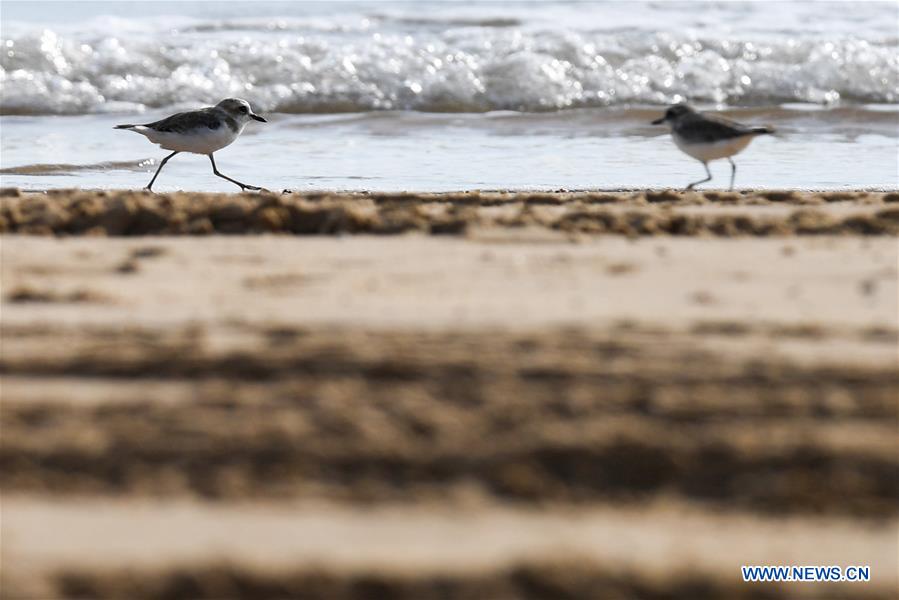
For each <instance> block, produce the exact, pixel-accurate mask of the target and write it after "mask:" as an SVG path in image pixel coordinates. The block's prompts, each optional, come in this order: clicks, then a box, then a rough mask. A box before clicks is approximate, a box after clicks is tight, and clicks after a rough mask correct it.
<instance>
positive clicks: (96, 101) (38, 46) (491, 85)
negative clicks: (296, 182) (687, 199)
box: [0, 3, 899, 114]
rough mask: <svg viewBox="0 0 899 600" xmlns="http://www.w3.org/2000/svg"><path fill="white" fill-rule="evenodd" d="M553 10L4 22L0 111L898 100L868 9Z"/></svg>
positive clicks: (894, 47) (889, 46)
mask: <svg viewBox="0 0 899 600" xmlns="http://www.w3.org/2000/svg"><path fill="white" fill-rule="evenodd" d="M624 4H629V3H624ZM663 4H665V3H663ZM396 6H402V5H396ZM695 6H701V5H694V8H695ZM716 6H717V5H716ZM819 6H820V7H821V8H820V10H822V11H823V10H825V9H826V8H829V7H826V6H825V5H819ZM833 6H837V5H833ZM563 8H565V9H566V10H567V12H566V11H557V13H558V14H562V15H563V16H564V18H557V19H556V20H555V21H552V20H545V17H546V14H544V13H545V12H546V9H545V8H543V9H542V12H541V10H540V9H537V8H534V9H525V8H520V7H519V11H518V12H517V13H516V14H515V15H514V16H512V15H510V14H509V12H511V11H507V12H505V13H504V12H501V11H498V10H495V9H494V10H492V12H484V11H481V12H479V13H465V12H461V13H460V11H450V10H449V9H447V8H446V7H439V9H433V10H431V11H430V12H428V11H422V13H421V14H416V12H415V11H414V10H412V8H403V9H402V10H400V9H395V10H394V11H393V13H396V14H393V13H391V14H384V11H380V12H377V11H374V12H373V11H372V10H371V9H366V10H361V9H358V10H356V11H355V12H352V11H350V12H349V13H346V12H344V13H341V14H336V15H331V14H316V15H311V16H310V15H305V16H300V17H297V16H291V17H283V18H282V17H277V18H275V17H271V18H270V17H252V18H245V17H235V18H229V19H210V18H199V17H192V16H177V17H146V18H141V19H128V18H123V17H96V18H91V19H88V20H85V21H83V22H77V23H68V24H59V23H37V24H36V23H29V22H11V23H4V26H3V37H2V39H0V86H2V99H0V112H2V113H3V114H87V113H103V112H135V111H142V110H146V109H148V108H160V107H169V106H181V105H184V106H196V105H197V104H206V103H213V102H216V101H217V100H219V99H220V98H221V97H224V96H229V95H232V96H240V97H244V98H247V99H248V100H250V101H251V102H253V103H254V104H255V105H256V106H257V107H258V109H259V110H264V111H267V112H273V111H277V112H287V113H310V112H347V111H368V110H397V109H402V110H416V111H427V112H484V111H490V110H520V111H551V110H559V109H566V108H573V107H585V106H586V107H591V106H597V107H600V106H616V105H632V104H667V103H672V102H676V101H680V100H689V101H691V102H700V103H702V102H705V103H709V102H712V103H720V104H731V105H765V104H779V103H787V102H803V103H813V104H822V105H832V104H839V103H850V104H851V103H868V104H879V103H885V104H889V103H896V102H899V41H897V36H896V34H895V33H892V34H890V33H885V32H883V31H880V30H876V29H877V28H876V27H875V26H874V25H872V24H871V23H876V22H877V21H878V19H877V18H876V17H877V15H876V14H874V13H872V14H871V15H869V18H868V23H867V25H865V27H867V28H868V31H864V29H865V27H861V30H860V31H861V32H860V33H855V32H854V31H855V30H858V28H859V27H860V26H859V25H858V24H856V26H855V28H853V27H852V26H850V27H847V28H842V29H839V28H834V27H830V26H827V27H819V28H818V29H817V30H816V29H815V28H814V27H809V31H810V32H806V33H803V34H801V35H800V34H797V29H796V28H795V27H794V28H792V29H790V28H786V29H775V28H774V27H773V25H772V27H771V28H769V29H764V28H761V27H758V26H753V27H737V26H734V24H735V23H737V24H739V23H742V22H746V23H749V24H752V23H755V21H758V20H759V19H760V18H761V17H760V16H758V15H755V16H752V15H749V16H747V14H746V11H747V10H754V11H756V12H758V10H759V9H758V8H757V7H755V8H754V7H751V6H750V7H749V8H748V9H747V8H746V6H744V5H734V7H725V8H723V9H722V8H721V7H720V6H719V8H718V10H719V12H720V11H724V12H721V14H718V15H717V16H714V17H713V19H717V21H716V22H717V23H718V25H717V26H711V25H710V22H709V21H708V17H707V16H706V17H705V18H706V20H705V21H703V20H702V19H700V20H696V21H695V22H694V21H689V20H687V21H688V22H687V23H685V22H684V20H685V19H686V17H685V16H684V15H683V11H681V12H679V13H676V14H677V15H678V18H679V19H680V21H678V22H676V26H672V27H669V28H667V29H665V28H664V27H662V28H659V27H660V24H661V22H662V21H664V16H665V15H664V14H661V13H660V12H659V11H662V13H664V11H666V10H667V11H669V12H671V8H670V6H663V7H661V8H660V9H658V10H656V12H655V13H652V16H653V20H652V22H653V23H654V26H655V27H656V28H654V29H651V30H650V29H647V28H639V27H634V26H631V23H632V22H633V21H636V20H637V17H638V16H639V15H636V16H635V15H625V16H626V17H627V18H624V17H621V15H618V17H616V19H613V20H612V21H610V22H607V21H605V20H603V18H602V16H603V14H604V13H602V12H601V11H600V12H597V11H598V10H599V9H595V8H594V9H593V12H592V13H590V15H589V16H590V18H589V19H586V22H584V23H581V24H580V26H576V25H575V19H574V17H573V16H572V15H573V14H575V13H574V12H573V11H574V10H575V9H574V8H573V6H572V5H565V6H563ZM644 8H645V7H644ZM645 9H646V10H649V9H648V8H645ZM620 10H621V9H620V8H619V11H620ZM805 10H808V8H807V7H806V8H805ZM860 10H861V9H860ZM870 10H871V9H870V7H869V12H870ZM880 10H881V11H882V10H883V8H882V7H880ZM529 11H530V12H529ZM727 11H730V12H727ZM740 11H742V13H741V12H740ZM695 12H700V11H696V10H693V11H692V12H691V11H688V12H687V14H688V15H690V14H693V13H695ZM862 12H863V11H862ZM875 12H876V11H875ZM731 13H732V14H731ZM553 14H556V13H553ZM885 14H889V11H887V12H886V13H885ZM565 15H567V16H565ZM741 15H742V16H741ZM750 17H752V18H750ZM793 17H794V19H798V18H799V17H798V16H796V15H793ZM747 19H748V21H747ZM753 19H755V21H753ZM691 24H692V25H693V26H688V25H691ZM756 25H757V24H756ZM795 25H801V23H796V24H795ZM863 25H864V24H863Z"/></svg>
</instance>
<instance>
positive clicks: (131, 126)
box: [113, 125, 137, 129]
mask: <svg viewBox="0 0 899 600" xmlns="http://www.w3.org/2000/svg"><path fill="white" fill-rule="evenodd" d="M135 127H137V125H116V126H115V127H113V129H134V128H135Z"/></svg>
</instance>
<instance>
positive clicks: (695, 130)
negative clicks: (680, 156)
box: [678, 115, 752, 142]
mask: <svg viewBox="0 0 899 600" xmlns="http://www.w3.org/2000/svg"><path fill="white" fill-rule="evenodd" d="M678 133H679V134H681V135H682V136H683V137H685V138H687V139H689V140H691V141H695V142H716V141H719V140H723V139H732V138H736V137H741V136H744V135H747V134H749V133H752V130H751V129H750V128H749V127H746V126H745V125H742V124H741V123H737V122H736V121H731V120H728V119H725V118H723V117H719V116H717V115H702V116H698V118H695V119H689V120H687V121H685V122H683V123H681V124H680V126H679V127H678Z"/></svg>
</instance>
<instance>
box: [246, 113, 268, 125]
mask: <svg viewBox="0 0 899 600" xmlns="http://www.w3.org/2000/svg"><path fill="white" fill-rule="evenodd" d="M250 116H251V117H252V118H254V119H256V120H257V121H259V122H260V123H268V121H266V120H265V119H263V118H262V117H260V116H259V115H257V114H255V113H250Z"/></svg>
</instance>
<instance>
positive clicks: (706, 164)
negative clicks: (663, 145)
mask: <svg viewBox="0 0 899 600" xmlns="http://www.w3.org/2000/svg"><path fill="white" fill-rule="evenodd" d="M702 166H703V167H705V174H706V175H708V177H706V178H705V179H700V180H699V181H694V182H693V183H691V184H690V185H688V186H687V190H692V189H693V186H694V185H697V184H699V183H705V182H706V181H709V180H710V179H711V178H712V174H711V173H710V172H709V163H702ZM684 191H686V190H684Z"/></svg>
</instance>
